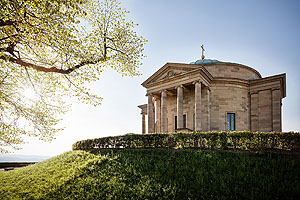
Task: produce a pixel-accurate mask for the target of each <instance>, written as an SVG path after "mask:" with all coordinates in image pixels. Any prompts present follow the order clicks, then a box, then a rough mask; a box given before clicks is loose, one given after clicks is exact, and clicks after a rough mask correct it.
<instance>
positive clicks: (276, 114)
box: [272, 89, 281, 132]
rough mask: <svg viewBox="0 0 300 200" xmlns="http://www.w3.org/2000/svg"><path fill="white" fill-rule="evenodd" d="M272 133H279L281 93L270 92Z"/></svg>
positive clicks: (276, 91)
mask: <svg viewBox="0 0 300 200" xmlns="http://www.w3.org/2000/svg"><path fill="white" fill-rule="evenodd" d="M272 115H273V117H272V120H273V123H272V124H273V131H276V132H281V91H280V89H277V90H272Z"/></svg>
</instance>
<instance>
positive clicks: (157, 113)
mask: <svg viewBox="0 0 300 200" xmlns="http://www.w3.org/2000/svg"><path fill="white" fill-rule="evenodd" d="M155 103H156V105H155V108H156V111H155V114H156V123H155V132H156V133H160V131H161V125H160V120H161V117H160V116H161V105H160V98H156V99H155Z"/></svg>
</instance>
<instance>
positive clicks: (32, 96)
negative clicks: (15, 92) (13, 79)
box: [22, 88, 38, 101]
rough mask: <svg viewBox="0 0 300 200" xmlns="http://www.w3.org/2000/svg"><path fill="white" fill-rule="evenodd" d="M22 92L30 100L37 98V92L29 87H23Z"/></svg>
mask: <svg viewBox="0 0 300 200" xmlns="http://www.w3.org/2000/svg"><path fill="white" fill-rule="evenodd" d="M22 93H23V96H24V97H25V98H26V99H28V100H31V101H34V100H36V99H37V98H38V95H37V93H36V92H35V91H34V90H33V89H31V88H26V89H24V91H23V92H22Z"/></svg>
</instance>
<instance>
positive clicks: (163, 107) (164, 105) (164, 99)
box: [160, 90, 168, 133]
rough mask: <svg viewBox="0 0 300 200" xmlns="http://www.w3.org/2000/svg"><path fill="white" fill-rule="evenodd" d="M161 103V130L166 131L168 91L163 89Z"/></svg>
mask: <svg viewBox="0 0 300 200" xmlns="http://www.w3.org/2000/svg"><path fill="white" fill-rule="evenodd" d="M160 105H161V109H160V112H161V120H160V123H161V132H162V133H166V132H167V131H168V130H167V91H166V90H163V91H162V92H161V99H160Z"/></svg>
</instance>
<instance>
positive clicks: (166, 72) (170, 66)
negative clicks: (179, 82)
mask: <svg viewBox="0 0 300 200" xmlns="http://www.w3.org/2000/svg"><path fill="white" fill-rule="evenodd" d="M196 69H199V66H198V65H191V64H180V63H167V64H165V65H164V66H163V67H161V68H160V69H159V70H158V71H156V72H155V73H154V74H153V75H152V76H150V77H149V78H148V79H147V80H146V81H144V82H143V83H142V85H143V86H146V85H148V84H151V83H155V82H159V81H162V80H166V79H170V78H173V77H176V76H180V75H182V74H186V73H189V72H190V71H193V70H196Z"/></svg>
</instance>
